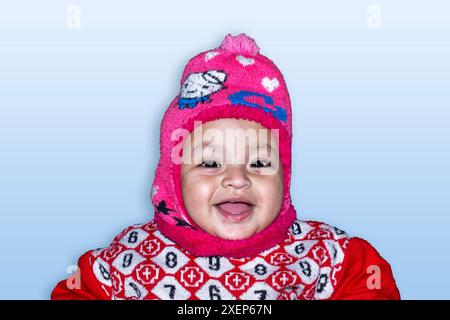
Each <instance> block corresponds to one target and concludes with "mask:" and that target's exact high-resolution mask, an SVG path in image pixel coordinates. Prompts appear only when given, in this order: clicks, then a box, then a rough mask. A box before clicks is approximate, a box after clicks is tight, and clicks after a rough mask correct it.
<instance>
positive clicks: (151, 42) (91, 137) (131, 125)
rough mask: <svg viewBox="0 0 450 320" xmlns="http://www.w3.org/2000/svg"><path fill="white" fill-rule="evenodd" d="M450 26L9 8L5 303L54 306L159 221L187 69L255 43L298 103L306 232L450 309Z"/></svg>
mask: <svg viewBox="0 0 450 320" xmlns="http://www.w3.org/2000/svg"><path fill="white" fill-rule="evenodd" d="M72 4H75V5H79V6H80V8H81V29H79V30H71V29H68V28H66V20H67V18H68V16H69V15H68V13H67V12H66V8H67V7H68V6H69V5H72ZM372 4H375V5H378V6H379V7H380V8H381V29H379V30H373V29H369V28H368V27H367V25H366V23H367V22H366V21H367V19H368V14H367V12H366V9H367V7H368V6H369V5H372ZM449 16H450V5H449V4H448V1H431V0H429V1H414V2H413V3H412V2H411V1H406V0H405V1H392V0H390V1H387V0H386V1H381V0H375V1H364V0H358V1H356V0H355V1H281V0H277V1H242V0H239V1H231V0H227V1H221V2H219V1H178V2H174V1H121V2H119V1H115V2H112V1H77V0H72V1H2V2H1V5H0V246H1V251H0V252H1V255H0V298H2V299H16V298H20V299H47V298H48V297H49V295H50V292H51V290H52V288H53V286H54V285H55V284H56V282H57V281H58V280H61V279H63V278H65V277H67V276H68V274H67V273H66V268H67V267H68V266H69V265H71V264H74V263H76V261H77V258H78V256H79V255H81V254H82V253H83V252H85V251H87V250H89V249H93V248H97V247H102V246H105V245H107V244H108V243H109V241H110V240H111V239H112V237H113V236H114V235H115V234H117V233H118V232H119V231H121V230H122V229H123V228H124V227H126V226H128V225H130V224H133V223H138V222H143V221H145V220H148V219H150V218H151V217H152V215H153V213H152V211H153V209H152V206H151V202H150V198H149V196H148V194H149V193H150V187H151V183H152V181H153V174H154V170H155V166H156V163H157V160H158V135H159V124H160V121H161V118H162V115H163V112H164V110H165V108H166V107H167V106H168V104H169V102H170V100H171V99H172V98H173V97H174V96H175V95H176V93H177V90H178V88H179V84H178V81H179V78H180V76H181V71H182V68H183V66H184V64H185V63H186V62H187V60H188V59H189V58H190V57H192V56H193V55H195V54H197V53H199V52H200V51H204V50H208V49H211V48H214V47H217V46H218V45H219V44H220V42H221V40H222V39H223V37H224V36H225V35H226V34H227V33H232V34H238V33H241V32H246V33H248V34H249V35H250V36H252V37H253V38H255V39H256V41H257V43H258V45H259V46H260V47H261V53H263V54H265V55H267V56H268V57H270V58H272V59H273V60H274V61H275V62H276V63H277V64H278V66H279V67H280V69H281V70H282V72H283V73H284V75H285V78H286V81H287V83H288V86H289V88H290V94H291V99H292V105H293V109H294V129H295V131H294V145H293V163H294V166H293V177H292V179H293V180H292V195H293V200H294V205H295V207H296V208H297V210H298V214H299V217H300V218H302V219H315V220H322V221H325V222H327V223H330V224H332V225H336V226H338V227H340V228H342V229H344V230H346V231H347V232H348V233H350V234H351V235H354V236H360V237H363V238H365V239H367V240H368V241H370V242H371V243H372V244H373V245H374V246H375V247H376V248H377V249H378V250H379V252H380V253H381V254H382V255H383V256H384V257H385V258H386V259H387V260H388V261H389V262H390V263H391V266H392V268H393V271H394V274H395V277H396V279H397V283H398V286H399V288H400V291H401V294H402V297H403V298H405V299H422V298H423V299H434V298H436V299H448V298H450V289H449V287H450V277H449V276H448V272H449V271H450V270H449V269H450V267H449V266H450V253H449V243H450V229H449V221H450V216H449V213H450V212H449V211H450V204H449V199H450V192H449V191H450V190H449V189H450V188H449V182H450V179H449V178H450V128H449V123H450V110H449V107H450V101H449V100H450V99H449V98H450V93H449V88H450V86H449V85H450V79H449V74H450V19H449Z"/></svg>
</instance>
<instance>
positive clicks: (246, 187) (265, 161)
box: [181, 119, 283, 240]
mask: <svg viewBox="0 0 450 320" xmlns="http://www.w3.org/2000/svg"><path fill="white" fill-rule="evenodd" d="M239 130H240V131H239ZM243 133H244V134H243ZM251 133H255V135H252V134H251ZM230 134H231V135H230ZM261 134H264V136H265V137H267V138H262V135H261ZM246 136H247V139H245V137H246ZM230 137H236V139H235V140H233V139H234V138H233V139H230ZM249 137H250V138H249ZM233 150H234V151H233ZM188 155H190V159H189V160H187V158H185V157H186V156H188ZM279 161H280V160H279V149H278V136H277V135H276V134H274V133H271V131H270V130H268V129H266V128H265V127H263V126H262V125H261V124H259V123H258V122H254V121H247V120H240V119H220V120H215V121H210V122H206V123H203V124H202V125H200V126H198V127H196V129H195V130H194V131H193V132H192V133H191V134H190V135H189V136H188V137H187V138H186V140H185V142H184V145H183V163H182V164H181V184H182V194H183V201H184V205H185V208H186V210H187V211H188V214H189V215H190V217H191V218H192V220H193V221H194V222H195V223H196V224H197V225H198V226H199V227H200V228H202V229H203V230H204V231H206V232H208V233H209V234H212V235H214V236H217V237H220V238H224V239H230V240H238V239H245V238H248V237H250V236H251V235H253V234H254V233H256V232H259V231H262V230H263V229H264V228H266V227H267V226H268V225H270V224H271V222H272V221H273V220H274V219H275V218H276V217H277V215H278V213H279V211H280V209H281V206H282V202H283V172H282V171H283V170H282V168H281V165H280V162H279Z"/></svg>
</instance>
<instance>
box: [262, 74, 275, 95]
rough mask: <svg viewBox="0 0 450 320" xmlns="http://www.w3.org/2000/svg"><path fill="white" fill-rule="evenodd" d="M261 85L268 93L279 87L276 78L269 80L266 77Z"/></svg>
mask: <svg viewBox="0 0 450 320" xmlns="http://www.w3.org/2000/svg"><path fill="white" fill-rule="evenodd" d="M261 84H262V85H263V87H264V88H266V90H267V91H269V92H272V91H273V90H275V89H276V88H278V86H279V85H280V83H279V82H278V79H277V78H273V79H269V78H268V77H265V78H264V79H262V81H261Z"/></svg>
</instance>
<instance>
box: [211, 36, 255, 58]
mask: <svg viewBox="0 0 450 320" xmlns="http://www.w3.org/2000/svg"><path fill="white" fill-rule="evenodd" d="M220 48H221V49H223V50H225V51H227V52H229V53H235V54H243V55H249V56H256V55H257V54H258V53H259V47H258V45H257V44H256V42H255V40H253V39H252V38H250V37H249V36H247V35H246V34H245V33H241V34H240V35H237V36H232V35H231V34H228V35H227V36H226V37H225V39H223V41H222V44H221V45H220Z"/></svg>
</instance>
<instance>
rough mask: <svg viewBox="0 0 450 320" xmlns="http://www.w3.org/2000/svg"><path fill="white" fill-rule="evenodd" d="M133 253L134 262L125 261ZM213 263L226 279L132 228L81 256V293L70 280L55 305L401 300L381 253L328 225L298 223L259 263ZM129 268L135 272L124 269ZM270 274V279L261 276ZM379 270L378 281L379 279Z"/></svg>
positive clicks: (146, 229)
mask: <svg viewBox="0 0 450 320" xmlns="http://www.w3.org/2000/svg"><path fill="white" fill-rule="evenodd" d="M131 240H133V241H131ZM130 252H131V253H133V254H134V256H133V257H132V259H129V256H128V258H127V256H126V255H127V254H129V253H130ZM167 253H168V254H169V256H170V254H171V253H172V254H174V255H175V254H176V258H177V264H178V265H177V267H176V268H175V269H173V270H171V269H170V268H168V267H166V265H170V264H167V263H168V260H167V257H168V255H167ZM174 255H172V258H174ZM212 258H214V259H215V260H214V259H213V260H214V261H216V262H217V261H220V264H217V263H215V264H213V266H218V265H220V266H219V268H221V269H219V268H218V270H219V271H220V270H222V271H221V273H220V274H217V273H215V272H216V271H209V270H208V266H209V268H210V269H211V260H208V259H209V258H208V257H197V256H193V255H192V254H191V253H190V252H188V251H187V250H185V249H183V248H182V247H180V246H179V245H177V244H176V243H174V242H172V241H171V240H170V239H168V238H166V237H165V236H163V235H162V234H161V233H160V231H159V230H158V228H157V225H156V223H155V222H154V221H151V222H149V223H146V224H142V225H135V226H131V227H128V228H127V229H125V230H124V231H122V233H121V234H119V235H118V236H117V237H116V238H115V239H114V241H113V242H112V243H111V245H110V246H109V247H108V248H104V249H98V250H91V251H88V252H86V253H85V254H84V255H82V256H81V257H80V259H79V261H78V266H79V276H80V280H81V281H80V286H79V288H75V289H70V288H69V287H68V285H67V283H68V281H66V280H63V281H61V282H59V283H58V284H57V285H56V287H55V288H54V290H53V292H52V294H51V298H52V299H70V300H83V299H177V300H185V299H195V300H197V299H210V298H211V299H216V298H219V297H220V299H222V300H230V299H242V300H248V299H263V298H264V299H308V300H312V299H333V300H343V299H400V293H399V290H398V288H397V286H396V283H395V280H394V277H393V274H392V270H391V267H390V265H389V264H388V263H387V262H386V260H384V259H383V258H382V257H381V256H380V254H379V253H378V252H377V251H376V249H375V248H373V247H372V246H371V245H370V244H369V243H368V242H367V241H365V240H363V239H360V238H350V237H348V236H347V234H346V233H345V232H343V231H342V230H339V229H337V228H334V227H331V226H329V225H327V224H324V223H321V222H315V221H300V220H296V221H295V222H294V224H293V225H292V226H291V228H290V229H289V232H288V234H287V236H286V239H284V240H283V241H282V242H280V243H279V244H278V245H276V246H275V247H273V248H271V249H269V250H265V251H263V252H261V253H260V254H258V255H255V256H252V257H246V258H240V259H237V258H226V257H212ZM218 258H219V260H217V259H218ZM175 260H176V259H175ZM206 261H209V265H208V264H207V263H206ZM125 262H126V263H128V264H129V265H130V267H127V268H122V267H123V266H124V265H125V264H126V263H125ZM169 262H170V261H169ZM172 262H173V260H172ZM164 263H165V264H166V265H165V264H164ZM257 264H260V265H259V266H257ZM262 265H264V266H262ZM307 265H308V266H309V267H308V268H306V267H305V266H307ZM299 266H301V268H300V267H299ZM373 266H375V267H373ZM172 267H173V265H172ZM264 268H266V269H265V271H266V273H265V275H264V276H261V275H260V273H255V272H254V271H257V269H259V271H262V270H263V269H264ZM374 268H375V269H376V270H377V271H379V274H376V275H374V273H373V272H374V271H373V270H374ZM213 269H214V268H212V269H211V270H213ZM307 275H309V276H307ZM261 277H265V278H264V279H263V278H261ZM374 279H375V280H376V279H378V280H380V281H379V285H377V282H376V281H375V282H374V281H373V280H374ZM69 283H71V282H70V281H69ZM208 289H209V291H208ZM263 291H264V292H265V293H264V294H262V292H263ZM256 293H257V294H256Z"/></svg>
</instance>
